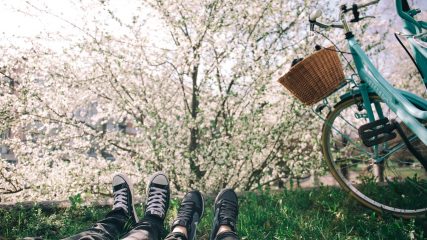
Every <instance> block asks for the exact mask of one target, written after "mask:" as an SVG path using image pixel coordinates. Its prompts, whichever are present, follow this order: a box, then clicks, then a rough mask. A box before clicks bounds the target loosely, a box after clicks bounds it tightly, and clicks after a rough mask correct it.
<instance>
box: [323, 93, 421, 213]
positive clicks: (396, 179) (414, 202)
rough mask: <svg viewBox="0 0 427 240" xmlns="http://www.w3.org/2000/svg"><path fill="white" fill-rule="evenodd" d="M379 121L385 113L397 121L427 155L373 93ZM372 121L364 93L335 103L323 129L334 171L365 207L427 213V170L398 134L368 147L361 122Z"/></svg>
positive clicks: (416, 144)
mask: <svg viewBox="0 0 427 240" xmlns="http://www.w3.org/2000/svg"><path fill="white" fill-rule="evenodd" d="M370 101H371V106H372V110H373V111H374V115H375V118H376V119H379V116H381V115H383V116H384V117H387V118H388V119H389V120H395V121H397V122H398V123H399V124H400V126H401V128H402V129H404V132H405V133H406V136H408V138H409V139H410V141H411V144H412V146H414V148H415V149H417V151H418V152H419V153H421V155H422V156H423V157H424V158H426V156H427V146H426V145H424V144H423V143H422V142H421V141H420V140H419V139H418V138H417V137H416V135H414V134H413V133H412V132H411V130H409V128H407V127H406V126H404V124H403V123H402V122H401V120H400V119H398V117H397V116H396V114H395V113H394V112H392V111H391V110H390V109H389V108H388V107H387V105H386V104H385V103H384V102H383V101H381V99H380V98H379V97H378V96H376V95H375V96H374V95H372V96H370ZM367 123H369V120H368V119H367V112H366V110H365V108H364V105H363V101H362V98H361V96H355V97H353V98H349V99H346V100H343V101H341V102H340V103H338V104H337V105H335V107H334V109H333V110H332V111H331V112H330V113H329V114H328V116H327V118H326V121H325V123H324V125H323V129H322V151H323V156H324V158H325V160H326V162H327V164H328V166H329V169H330V172H331V174H332V175H333V176H334V177H335V179H336V180H337V181H338V183H339V184H340V185H341V187H342V188H344V189H345V190H346V191H348V192H350V193H351V195H352V196H354V197H355V198H356V200H358V201H359V202H361V203H362V204H363V205H365V206H367V207H369V208H371V209H373V210H375V211H377V212H380V213H382V212H390V213H392V214H393V215H396V216H400V217H417V216H425V215H426V213H427V172H426V169H424V167H423V166H422V164H421V163H420V162H419V161H418V160H417V159H416V158H415V157H414V156H413V155H412V154H411V152H410V151H409V150H408V149H407V148H406V145H405V144H404V143H403V141H402V139H401V138H400V137H399V136H397V137H396V138H394V139H392V140H390V141H387V142H384V143H380V144H378V145H376V146H373V147H366V146H365V145H364V144H363V143H362V140H361V139H360V138H359V135H358V129H359V128H360V126H362V125H364V124H367Z"/></svg>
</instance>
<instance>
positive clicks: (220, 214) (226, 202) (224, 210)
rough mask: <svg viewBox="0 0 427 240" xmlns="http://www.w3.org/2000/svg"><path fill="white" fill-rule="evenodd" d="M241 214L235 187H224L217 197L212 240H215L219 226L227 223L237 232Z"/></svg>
mask: <svg viewBox="0 0 427 240" xmlns="http://www.w3.org/2000/svg"><path fill="white" fill-rule="evenodd" d="M238 214H239V204H238V200H237V195H236V193H235V192H234V190H233V189H230V188H226V189H223V190H222V191H221V192H220V193H219V194H218V196H217V197H216V199H215V206H214V220H213V224H212V232H211V235H210V238H209V239H210V240H214V239H215V237H216V235H217V233H218V230H219V227H220V226H221V225H226V226H229V227H230V228H231V230H232V231H233V232H236V223H237V215H238Z"/></svg>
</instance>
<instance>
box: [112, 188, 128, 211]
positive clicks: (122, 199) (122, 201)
mask: <svg viewBox="0 0 427 240" xmlns="http://www.w3.org/2000/svg"><path fill="white" fill-rule="evenodd" d="M113 194H114V205H113V209H116V208H119V207H121V208H123V209H124V210H125V211H126V212H129V210H128V206H127V200H128V194H127V188H123V189H120V190H117V191H115V192H114V193H113Z"/></svg>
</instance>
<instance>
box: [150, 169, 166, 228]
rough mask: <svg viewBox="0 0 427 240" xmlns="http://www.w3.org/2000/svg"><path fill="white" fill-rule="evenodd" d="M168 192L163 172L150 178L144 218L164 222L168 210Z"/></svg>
mask: <svg viewBox="0 0 427 240" xmlns="http://www.w3.org/2000/svg"><path fill="white" fill-rule="evenodd" d="M169 199H170V190H169V179H168V177H167V176H166V174H164V173H163V172H156V173H154V174H153V175H152V176H151V179H150V182H149V184H148V186H147V199H146V203H145V212H144V216H145V217H150V216H151V217H155V218H159V219H160V220H162V221H163V220H164V219H165V217H166V213H167V211H168V208H169Z"/></svg>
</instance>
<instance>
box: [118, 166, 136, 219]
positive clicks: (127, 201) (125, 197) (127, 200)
mask: <svg viewBox="0 0 427 240" xmlns="http://www.w3.org/2000/svg"><path fill="white" fill-rule="evenodd" d="M113 195H114V204H113V211H114V210H119V209H123V210H124V211H125V212H126V213H127V214H128V215H129V216H130V218H131V220H132V224H135V223H137V222H138V216H137V215H136V212H135V207H134V206H133V186H132V182H131V181H130V180H129V179H128V177H127V176H126V175H124V174H117V175H115V176H114V177H113Z"/></svg>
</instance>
